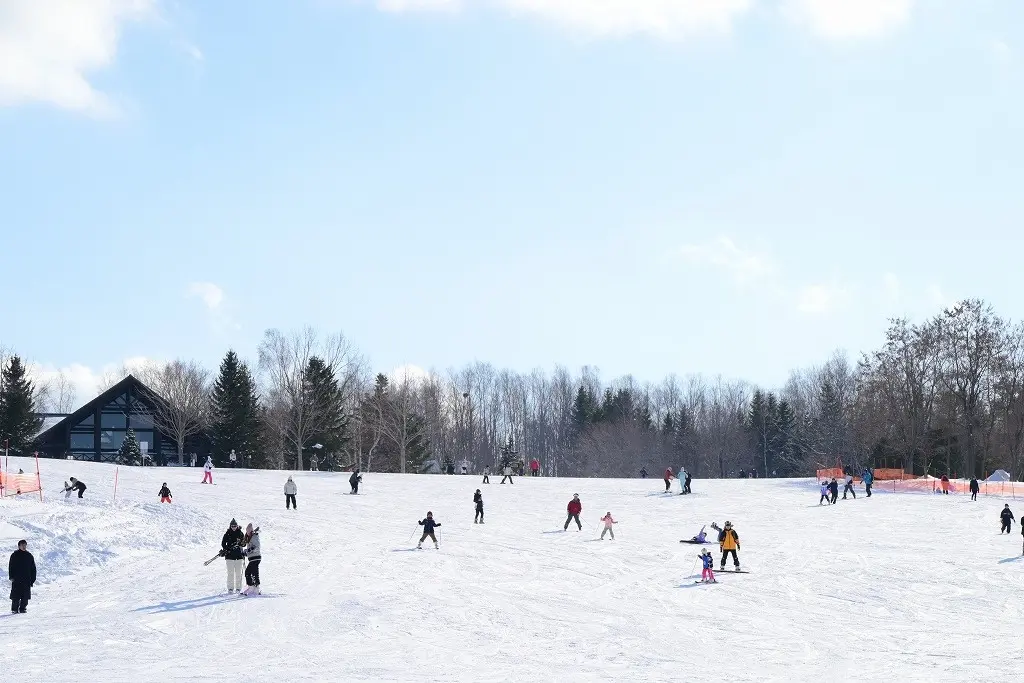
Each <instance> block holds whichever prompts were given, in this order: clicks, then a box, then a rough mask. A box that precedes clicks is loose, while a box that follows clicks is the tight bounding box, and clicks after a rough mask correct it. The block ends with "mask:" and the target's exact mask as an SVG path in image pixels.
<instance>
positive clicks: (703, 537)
mask: <svg viewBox="0 0 1024 683" xmlns="http://www.w3.org/2000/svg"><path fill="white" fill-rule="evenodd" d="M705 528H706V527H703V526H702V527H701V528H700V533H699V534H697V535H696V536H694V537H693V538H691V539H690V540H691V541H693V542H694V543H707V537H708V535H707V534H706V533H704V529H705Z"/></svg>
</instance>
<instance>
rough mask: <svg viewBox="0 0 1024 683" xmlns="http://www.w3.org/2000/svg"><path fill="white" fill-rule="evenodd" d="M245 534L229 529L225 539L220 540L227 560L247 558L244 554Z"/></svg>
mask: <svg viewBox="0 0 1024 683" xmlns="http://www.w3.org/2000/svg"><path fill="white" fill-rule="evenodd" d="M244 540H245V534H244V533H242V530H241V529H234V530H232V529H230V528H229V529H228V530H227V531H225V532H224V538H222V539H220V549H221V550H223V551H224V559H225V560H241V559H243V558H244V557H245V555H244V554H243V553H242V542H243V541H244Z"/></svg>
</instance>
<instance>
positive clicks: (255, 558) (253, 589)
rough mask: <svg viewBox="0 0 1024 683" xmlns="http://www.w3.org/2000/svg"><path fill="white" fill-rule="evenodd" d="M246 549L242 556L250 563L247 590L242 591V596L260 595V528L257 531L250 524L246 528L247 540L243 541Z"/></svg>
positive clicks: (246, 567)
mask: <svg viewBox="0 0 1024 683" xmlns="http://www.w3.org/2000/svg"><path fill="white" fill-rule="evenodd" d="M243 543H244V544H245V547H244V548H242V554H243V555H245V557H246V558H247V559H248V560H249V563H248V564H247V565H245V586H246V588H245V590H244V591H242V595H249V596H252V595H259V594H260V560H261V559H263V557H262V554H261V553H260V528H259V527H256V528H255V529H254V528H253V526H252V523H251V522H250V523H249V525H248V526H247V527H245V538H244V539H243Z"/></svg>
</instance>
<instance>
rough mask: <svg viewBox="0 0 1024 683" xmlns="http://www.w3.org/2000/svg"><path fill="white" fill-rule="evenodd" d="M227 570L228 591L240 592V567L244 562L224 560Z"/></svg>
mask: <svg viewBox="0 0 1024 683" xmlns="http://www.w3.org/2000/svg"><path fill="white" fill-rule="evenodd" d="M224 564H225V565H227V570H228V591H240V590H242V565H243V564H245V560H225V561H224Z"/></svg>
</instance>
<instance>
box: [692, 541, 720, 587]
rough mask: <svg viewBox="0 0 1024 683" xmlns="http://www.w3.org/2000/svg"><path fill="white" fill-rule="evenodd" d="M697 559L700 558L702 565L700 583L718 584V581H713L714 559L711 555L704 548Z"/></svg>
mask: <svg viewBox="0 0 1024 683" xmlns="http://www.w3.org/2000/svg"><path fill="white" fill-rule="evenodd" d="M701 533H704V532H701ZM697 557H698V558H700V561H701V563H702V564H703V565H704V569H703V570H702V571H701V573H700V580H701V582H702V583H718V581H717V580H716V579H715V572H714V567H715V558H714V557H713V556H712V555H711V553H709V552H708V549H707V548H704V550H701V551H700V555H698V556H697Z"/></svg>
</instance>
